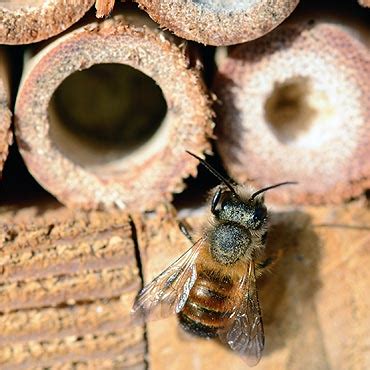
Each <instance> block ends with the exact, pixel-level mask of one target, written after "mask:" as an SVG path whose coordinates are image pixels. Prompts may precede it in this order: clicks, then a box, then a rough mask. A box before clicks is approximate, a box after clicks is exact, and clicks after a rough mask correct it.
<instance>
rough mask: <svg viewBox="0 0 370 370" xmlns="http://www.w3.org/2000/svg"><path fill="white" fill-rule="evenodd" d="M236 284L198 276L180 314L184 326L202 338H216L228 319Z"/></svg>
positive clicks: (225, 278) (205, 274)
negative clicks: (231, 293)
mask: <svg viewBox="0 0 370 370" xmlns="http://www.w3.org/2000/svg"><path fill="white" fill-rule="evenodd" d="M232 288H233V283H232V281H231V280H230V279H228V278H227V277H222V278H221V277H219V276H214V275H212V274H207V273H201V274H199V276H198V278H197V280H196V282H195V284H194V286H193V288H192V289H191V291H190V294H189V298H188V300H187V302H186V304H185V306H184V308H183V309H182V311H181V312H180V313H179V315H178V316H179V320H180V324H181V326H182V327H183V328H184V329H185V330H186V331H188V332H190V333H192V334H195V335H198V336H201V337H214V336H216V335H217V332H218V330H219V329H221V328H223V327H224V326H225V325H226V324H227V322H228V320H229V312H231V311H232V307H233V300H232V299H231V297H230V292H231V291H232Z"/></svg>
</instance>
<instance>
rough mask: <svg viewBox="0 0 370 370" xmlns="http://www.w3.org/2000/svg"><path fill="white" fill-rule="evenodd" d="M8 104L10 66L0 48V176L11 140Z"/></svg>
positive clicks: (10, 116)
mask: <svg viewBox="0 0 370 370" xmlns="http://www.w3.org/2000/svg"><path fill="white" fill-rule="evenodd" d="M9 104H10V68H9V61H8V58H7V54H6V51H5V50H4V49H1V48H0V178H1V173H2V170H3V166H4V162H5V160H6V158H7V156H8V152H9V146H10V144H11V143H12V141H13V135H12V131H11V129H10V125H11V118H12V114H11V112H10V109H9Z"/></svg>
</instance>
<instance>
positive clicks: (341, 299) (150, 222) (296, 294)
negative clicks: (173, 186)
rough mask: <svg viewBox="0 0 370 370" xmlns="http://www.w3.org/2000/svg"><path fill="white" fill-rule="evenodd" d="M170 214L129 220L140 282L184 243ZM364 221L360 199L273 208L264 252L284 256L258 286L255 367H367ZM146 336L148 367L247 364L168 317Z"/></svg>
mask: <svg viewBox="0 0 370 370" xmlns="http://www.w3.org/2000/svg"><path fill="white" fill-rule="evenodd" d="M173 216H174V214H173V211H172V210H170V209H167V210H166V209H162V210H161V211H159V212H158V213H157V214H156V215H149V216H144V217H139V219H135V225H136V228H137V235H138V242H139V248H140V252H141V257H142V266H143V273H144V279H145V282H146V283H147V282H149V281H150V280H151V279H152V278H153V277H154V276H155V275H156V274H157V273H159V272H160V271H162V270H163V269H164V268H165V267H166V266H168V265H169V263H170V262H171V261H172V260H173V259H174V258H175V257H176V256H179V255H180V253H181V251H184V250H185V249H186V248H188V246H189V244H188V241H187V240H186V239H185V238H184V236H183V235H182V234H181V233H180V231H179V230H178V226H177V223H176V221H175V219H174V217H173ZM206 218H207V216H206V215H205V214H204V213H203V215H202V212H201V215H200V216H192V217H190V218H187V221H188V222H189V223H190V224H192V225H195V226H199V225H200V224H201V222H202V221H204V220H205V219H206ZM369 226H370V210H369V209H368V208H367V206H366V205H365V204H364V202H357V203H351V204H348V205H345V206H337V207H327V208H325V207H321V208H299V209H280V210H276V211H274V212H272V215H271V227H270V233H269V237H268V244H267V253H268V254H269V253H274V252H276V251H279V250H280V251H282V252H283V255H282V257H281V258H280V260H279V261H278V263H277V264H276V266H274V268H273V269H272V271H271V273H268V274H266V276H264V277H262V278H261V279H260V280H259V281H258V283H257V284H258V287H259V292H260V302H261V306H262V312H263V318H264V324H265V334H266V348H265V351H264V355H263V357H262V360H261V362H260V364H259V365H258V366H257V368H258V369H291V370H293V369H294V370H297V369H298V370H300V369H302V370H303V369H363V370H365V369H367V368H369V366H370V358H369V354H368V346H369V339H368V338H369V337H368V328H369V326H370V318H369V315H368V312H369V310H370V299H369V298H368V294H366V291H367V290H368V286H369V282H370V273H369V269H368V264H369V263H370V253H369V251H370V250H369V249H370V233H369ZM147 336H148V341H149V342H148V344H149V363H150V366H151V369H153V370H157V369H158V370H159V369H165V368H168V366H169V365H168V364H171V370H172V369H176V370H183V369H210V370H214V369H245V368H246V367H247V365H246V364H245V363H244V362H243V361H242V360H241V359H240V358H238V357H237V356H235V354H233V353H232V352H231V351H229V350H228V349H226V348H225V347H223V346H222V345H221V344H219V343H218V342H217V341H214V340H213V341H212V340H202V339H197V338H192V337H191V338H190V337H188V336H187V335H185V334H184V333H183V332H182V331H181V330H180V329H179V326H178V324H177V320H176V318H175V317H172V318H169V319H165V320H161V321H157V322H153V323H149V324H148V325H147Z"/></svg>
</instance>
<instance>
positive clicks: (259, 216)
mask: <svg viewBox="0 0 370 370" xmlns="http://www.w3.org/2000/svg"><path fill="white" fill-rule="evenodd" d="M266 215H267V210H266V208H265V207H258V208H256V209H255V211H254V213H253V221H254V222H256V223H258V222H260V221H263V220H264V219H265V218H266Z"/></svg>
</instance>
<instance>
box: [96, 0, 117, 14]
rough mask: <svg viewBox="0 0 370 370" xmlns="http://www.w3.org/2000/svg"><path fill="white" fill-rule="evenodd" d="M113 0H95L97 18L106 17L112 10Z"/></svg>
mask: <svg viewBox="0 0 370 370" xmlns="http://www.w3.org/2000/svg"><path fill="white" fill-rule="evenodd" d="M114 2H115V0H96V2H95V9H96V16H97V18H102V17H107V16H108V15H109V14H110V13H111V11H112V10H113V7H114Z"/></svg>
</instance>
